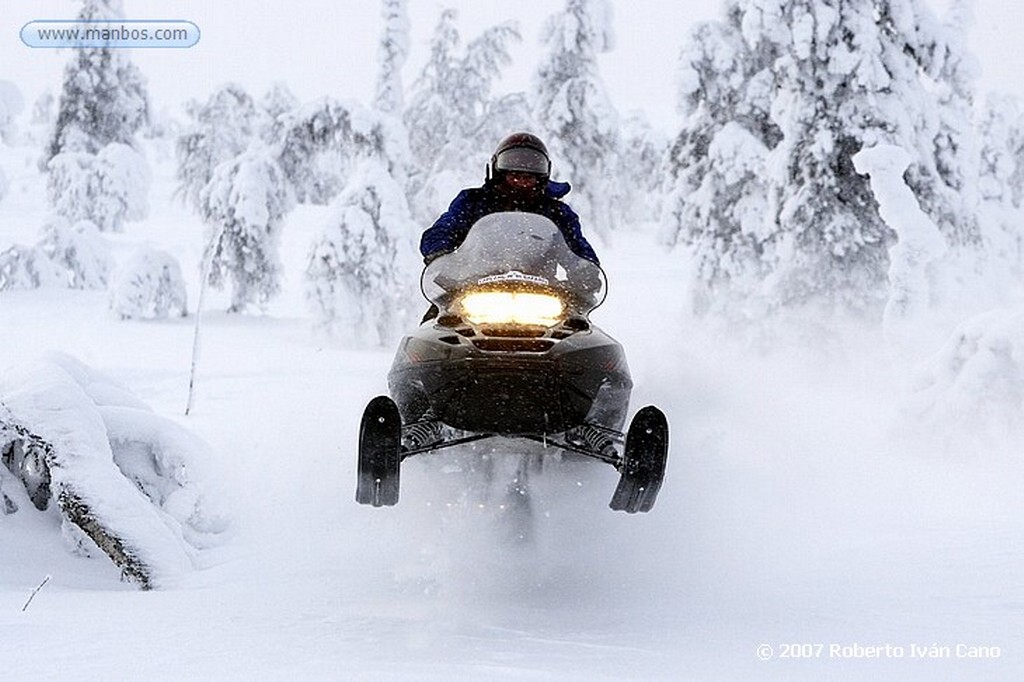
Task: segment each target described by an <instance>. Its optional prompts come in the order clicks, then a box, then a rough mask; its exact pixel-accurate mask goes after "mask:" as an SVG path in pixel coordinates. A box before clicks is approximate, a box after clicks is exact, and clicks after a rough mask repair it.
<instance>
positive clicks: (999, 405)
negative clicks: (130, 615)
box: [909, 310, 1024, 447]
mask: <svg viewBox="0 0 1024 682" xmlns="http://www.w3.org/2000/svg"><path fill="white" fill-rule="evenodd" d="M909 411H910V412H911V413H913V414H914V415H915V416H916V417H918V418H919V419H920V422H921V424H922V425H923V427H924V428H925V429H927V432H928V433H929V435H930V437H931V438H938V439H940V440H942V441H945V442H946V443H947V444H954V445H974V446H975V447H981V446H982V445H983V443H982V442H979V441H983V440H987V441H989V442H988V443H984V444H985V445H993V444H1000V443H1002V444H1010V443H1024V312H1021V311H1006V310H998V311H991V312H988V313H984V314H982V315H978V316H976V317H974V318H972V319H970V320H968V321H967V322H965V323H964V324H962V325H961V326H960V327H959V328H958V329H957V330H956V332H954V334H953V335H952V337H951V338H950V339H949V340H948V341H947V342H946V344H945V346H944V347H943V348H942V349H941V350H940V351H939V352H938V353H937V354H935V355H934V356H933V357H932V358H931V359H929V360H928V361H926V362H925V363H924V364H923V365H922V366H921V368H920V369H919V370H918V372H917V376H916V378H915V381H914V386H913V394H912V396H911V401H910V405H909Z"/></svg>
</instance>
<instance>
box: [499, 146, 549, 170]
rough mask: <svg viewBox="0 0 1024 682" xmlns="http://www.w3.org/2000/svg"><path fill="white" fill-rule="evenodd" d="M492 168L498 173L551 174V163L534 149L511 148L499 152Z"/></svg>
mask: <svg viewBox="0 0 1024 682" xmlns="http://www.w3.org/2000/svg"><path fill="white" fill-rule="evenodd" d="M494 168H495V170H499V171H518V172H520V173H534V174H536V175H548V174H549V173H550V172H551V161H549V160H548V157H546V156H544V154H542V153H541V152H539V151H537V150H536V149H530V148H529V147H513V148H511V149H506V150H504V151H502V152H500V153H499V154H498V156H497V157H495V159H494Z"/></svg>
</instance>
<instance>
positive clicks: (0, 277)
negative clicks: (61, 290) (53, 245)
mask: <svg viewBox="0 0 1024 682" xmlns="http://www.w3.org/2000/svg"><path fill="white" fill-rule="evenodd" d="M60 286H67V276H66V273H65V272H64V270H63V269H62V268H61V267H60V266H58V265H57V264H56V263H54V262H53V261H52V260H50V257H49V256H48V255H47V254H46V253H45V252H44V251H43V250H42V249H41V248H39V247H37V246H22V245H20V244H14V245H12V246H10V247H8V248H7V249H6V250H4V251H2V252H0V291H7V290H10V289H38V288H40V287H60Z"/></svg>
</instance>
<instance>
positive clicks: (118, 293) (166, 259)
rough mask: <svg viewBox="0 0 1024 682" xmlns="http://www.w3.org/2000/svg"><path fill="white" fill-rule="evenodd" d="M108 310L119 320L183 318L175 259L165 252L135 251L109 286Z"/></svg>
mask: <svg viewBox="0 0 1024 682" xmlns="http://www.w3.org/2000/svg"><path fill="white" fill-rule="evenodd" d="M110 309H111V310H112V311H113V312H114V314H115V315H117V316H118V317H119V318H121V319H122V320H137V319H165V318H167V317H171V316H178V317H184V316H185V315H186V314H188V305H187V294H186V290H185V279H184V278H183V277H182V275H181V266H180V265H179V264H178V261H177V259H175V258H174V256H172V255H171V254H169V253H167V252H166V251H159V250H157V249H151V248H141V249H139V250H137V251H136V252H135V253H134V254H133V255H132V257H131V258H130V259H129V260H128V261H126V262H125V263H124V264H123V265H122V266H121V267H120V268H119V269H118V271H117V275H116V277H115V279H114V281H113V282H112V284H111V286H110Z"/></svg>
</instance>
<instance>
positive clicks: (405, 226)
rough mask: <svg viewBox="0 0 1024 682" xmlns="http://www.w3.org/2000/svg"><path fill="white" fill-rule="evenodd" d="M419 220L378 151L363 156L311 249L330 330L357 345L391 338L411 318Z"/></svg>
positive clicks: (322, 314)
mask: <svg viewBox="0 0 1024 682" xmlns="http://www.w3.org/2000/svg"><path fill="white" fill-rule="evenodd" d="M417 233H418V229H417V226H416V224H415V223H414V222H412V220H411V219H410V217H409V206H408V203H407V202H406V199H405V194H404V192H403V191H402V188H401V186H400V185H399V184H398V183H397V182H396V181H395V179H394V178H393V177H392V176H391V174H390V173H389V172H388V169H387V164H386V162H385V161H383V160H382V159H381V158H380V157H379V156H376V155H370V156H367V157H365V158H362V159H360V160H358V161H357V163H356V165H355V167H354V168H353V172H352V175H351V177H350V179H349V182H348V185H347V186H346V188H345V190H344V191H343V192H342V193H341V194H340V195H339V196H338V198H337V199H336V200H335V201H334V202H333V203H332V204H331V218H330V220H329V221H328V223H327V224H326V225H325V227H324V231H323V233H322V235H321V236H320V238H319V239H318V240H317V241H316V242H315V243H314V244H313V247H312V248H311V250H310V255H309V261H308V265H307V267H306V278H307V296H308V299H309V302H310V305H311V307H312V308H313V310H314V313H315V315H316V318H317V320H318V326H319V327H320V328H321V329H322V330H323V331H324V332H326V333H327V334H329V335H331V336H333V337H334V338H336V339H339V340H341V341H343V342H346V343H349V344H351V345H355V346H367V345H370V346H374V345H387V344H390V343H391V342H392V341H393V340H394V339H395V338H396V336H397V335H398V334H400V333H401V332H402V330H403V329H405V328H406V327H407V326H408V325H409V323H410V322H411V321H412V319H413V316H414V315H415V310H414V309H413V308H412V307H411V306H413V305H414V304H415V303H416V302H418V301H419V300H420V298H419V297H418V296H417V295H416V288H415V276H416V273H418V272H419V267H418V265H419V264H418V258H417V252H416V247H415V237H416V235H417Z"/></svg>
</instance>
